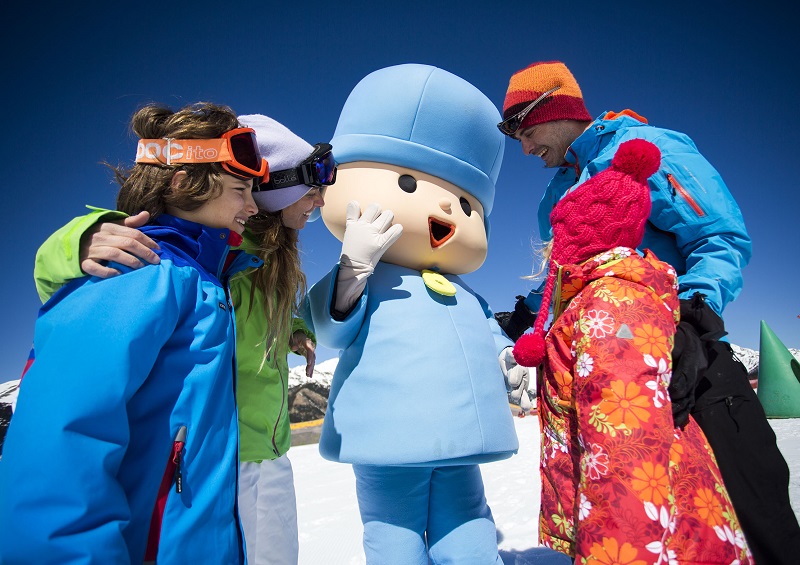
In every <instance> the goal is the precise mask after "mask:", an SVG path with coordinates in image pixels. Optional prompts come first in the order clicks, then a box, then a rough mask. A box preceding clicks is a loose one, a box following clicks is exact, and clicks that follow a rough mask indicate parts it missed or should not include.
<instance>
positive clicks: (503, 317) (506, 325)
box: [494, 296, 536, 341]
mask: <svg viewBox="0 0 800 565" xmlns="http://www.w3.org/2000/svg"><path fill="white" fill-rule="evenodd" d="M494 319H495V320H497V323H498V324H499V325H500V329H502V330H503V331H504V332H506V335H507V336H508V337H509V338H510V339H511V341H517V340H518V339H519V336H521V335H522V334H524V333H525V331H526V330H527V329H528V328H530V327H532V326H533V323H534V322H535V321H536V312H531V309H530V308H528V305H527V304H525V297H524V296H517V303H516V304H515V305H514V311H513V312H497V313H496V314H495V315H494Z"/></svg>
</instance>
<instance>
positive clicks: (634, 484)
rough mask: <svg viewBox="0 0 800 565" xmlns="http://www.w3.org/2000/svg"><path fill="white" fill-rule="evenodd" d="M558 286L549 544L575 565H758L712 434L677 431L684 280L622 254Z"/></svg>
mask: <svg viewBox="0 0 800 565" xmlns="http://www.w3.org/2000/svg"><path fill="white" fill-rule="evenodd" d="M558 281H559V282H558V283H557V286H556V291H555V294H554V311H555V322H554V323H553V326H552V327H551V329H550V331H549V332H548V335H547V338H546V344H547V357H546V360H545V362H544V366H543V367H542V368H541V369H540V371H539V372H538V374H539V379H538V385H537V386H538V408H539V419H540V424H541V430H542V441H541V449H542V453H541V472H542V497H541V501H542V506H541V514H540V521H539V526H540V527H539V530H540V538H541V543H542V544H543V545H545V546H548V547H551V548H553V549H555V550H558V551H561V552H563V553H566V554H568V555H570V556H571V557H573V558H574V559H575V563H577V564H603V565H606V564H609V565H610V564H612V563H615V564H619V565H645V564H650V563H658V564H662V563H663V564H669V565H673V564H677V563H703V564H710V563H724V564H726V565H728V564H732V563H735V564H744V563H753V561H752V557H751V555H750V552H749V550H748V548H747V545H746V543H745V540H744V535H743V533H742V530H741V528H740V527H739V523H738V520H737V518H736V514H735V513H734V510H733V506H732V505H731V502H730V499H729V498H728V493H727V491H726V490H725V487H724V486H723V483H722V478H721V476H720V473H719V469H718V467H717V463H716V461H715V460H714V456H713V454H712V452H711V448H710V447H709V445H708V442H707V441H706V439H705V436H704V435H703V432H702V431H701V430H700V428H699V427H698V426H697V424H696V423H695V422H694V420H690V421H689V423H688V425H686V426H685V427H684V428H683V429H680V428H673V421H672V410H671V406H670V400H669V396H668V394H667V386H668V384H669V379H670V376H671V371H672V359H671V352H672V345H673V339H674V334H675V327H676V324H677V321H678V318H679V315H680V314H679V308H678V304H679V303H678V297H677V275H676V273H675V270H674V269H673V268H672V267H671V266H670V265H668V264H666V263H664V262H661V261H659V260H658V259H657V258H656V257H655V255H653V254H652V253H650V252H646V253H645V256H644V257H641V256H640V255H638V254H637V253H636V252H635V251H633V250H631V249H628V248H621V247H620V248H616V249H613V250H611V251H608V252H605V253H602V254H600V255H597V256H595V257H594V258H592V259H590V260H588V261H587V262H585V263H583V264H581V265H564V266H561V268H560V270H559V279H558Z"/></svg>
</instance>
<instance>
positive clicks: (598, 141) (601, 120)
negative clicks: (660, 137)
mask: <svg viewBox="0 0 800 565" xmlns="http://www.w3.org/2000/svg"><path fill="white" fill-rule="evenodd" d="M646 125H647V119H646V118H643V117H642V116H640V115H639V114H637V113H636V112H634V111H633V110H627V109H626V110H622V111H621V112H603V113H602V114H601V115H600V117H598V118H597V119H596V120H595V121H593V122H592V123H591V125H590V126H589V127H588V128H586V130H585V131H584V132H583V133H582V134H581V135H579V136H578V138H577V139H576V140H575V141H573V142H572V145H570V146H569V149H567V154H566V158H565V159H564V161H565V163H564V165H562V166H563V167H570V168H574V169H575V172H576V175H577V176H580V173H581V171H582V170H583V168H584V167H586V164H587V163H588V162H589V161H591V160H592V159H594V158H595V157H597V155H598V154H599V153H600V152H601V151H602V150H603V149H605V147H606V145H608V143H609V142H610V141H611V139H612V138H613V136H611V135H609V134H613V133H615V132H616V131H617V130H619V129H622V128H630V127H640V126H646Z"/></svg>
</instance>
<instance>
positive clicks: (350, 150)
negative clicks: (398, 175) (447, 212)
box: [331, 64, 505, 216]
mask: <svg viewBox="0 0 800 565" xmlns="http://www.w3.org/2000/svg"><path fill="white" fill-rule="evenodd" d="M499 121H501V118H500V112H499V111H498V110H497V108H496V107H495V105H494V104H492V102H491V100H489V99H488V98H487V97H486V96H485V95H484V94H483V93H482V92H481V91H480V90H478V89H477V88H475V87H474V86H473V85H471V84H470V83H468V82H467V81H465V80H464V79H462V78H459V77H457V76H456V75H454V74H452V73H448V72H447V71H444V70H442V69H439V68H437V67H431V66H429V65H417V64H406V65H397V66H394V67H386V68H384V69H380V70H377V71H375V72H373V73H370V74H369V75H367V76H366V77H364V78H363V79H362V80H361V82H359V83H358V84H357V85H356V86H355V88H354V89H353V91H352V92H351V93H350V96H349V97H348V98H347V101H346V102H345V103H344V108H342V113H341V115H340V116H339V123H338V124H337V126H336V131H335V132H334V134H333V139H332V140H331V145H333V154H334V156H335V158H336V162H337V163H339V164H344V163H352V162H353V161H374V162H378V163H388V164H390V165H396V166H398V167H408V168H410V169H416V170H418V171H422V172H423V173H427V174H429V175H433V176H436V177H439V178H441V179H444V180H446V181H448V182H451V183H453V184H454V185H456V186H458V187H459V188H462V189H463V190H466V191H467V192H469V193H470V194H472V195H473V196H474V197H475V198H477V199H478V201H480V203H481V205H482V206H483V209H484V214H485V215H486V216H488V215H489V213H490V212H491V211H492V205H493V204H494V192H495V183H496V182H497V175H498V174H499V172H500V165H501V163H502V162H503V148H504V146H505V136H503V134H502V133H500V131H499V130H498V129H497V123H498V122H499Z"/></svg>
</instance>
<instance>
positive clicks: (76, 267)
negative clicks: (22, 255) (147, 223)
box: [33, 206, 128, 303]
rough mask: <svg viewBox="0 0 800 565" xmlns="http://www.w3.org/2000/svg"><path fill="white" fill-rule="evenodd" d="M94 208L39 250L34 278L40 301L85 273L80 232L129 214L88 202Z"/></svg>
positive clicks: (48, 239)
mask: <svg viewBox="0 0 800 565" xmlns="http://www.w3.org/2000/svg"><path fill="white" fill-rule="evenodd" d="M87 208H89V209H90V210H91V212H89V213H88V214H86V215H85V216H78V217H77V218H75V219H73V220H72V221H71V222H70V223H68V224H67V225H66V226H64V227H62V228H61V229H60V230H58V231H57V232H55V233H54V234H53V235H51V236H50V237H48V238H47V240H46V241H45V242H44V243H43V244H42V246H41V247H40V248H39V250H38V251H37V252H36V263H35V265H34V268H33V279H34V281H35V282H36V291H37V292H38V293H39V298H40V299H41V301H42V302H43V303H44V302H47V300H48V299H49V298H50V297H51V296H52V295H53V294H54V293H55V292H56V291H57V290H58V289H59V288H61V287H62V286H63V285H64V284H65V283H67V282H68V281H69V280H71V279H76V278H78V277H82V276H83V274H84V273H83V271H81V264H80V249H81V236H83V234H84V233H85V232H86V230H88V229H90V228H91V227H92V226H94V225H95V224H97V223H101V222H108V221H113V220H119V219H122V218H126V217H127V216H128V215H127V214H125V213H124V212H117V211H116V210H105V209H102V208H94V207H93V206H87Z"/></svg>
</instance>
